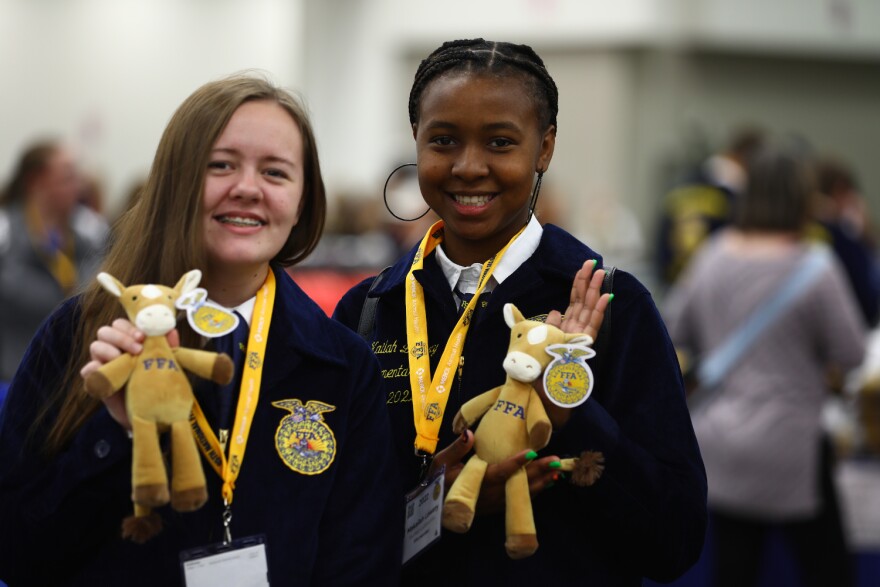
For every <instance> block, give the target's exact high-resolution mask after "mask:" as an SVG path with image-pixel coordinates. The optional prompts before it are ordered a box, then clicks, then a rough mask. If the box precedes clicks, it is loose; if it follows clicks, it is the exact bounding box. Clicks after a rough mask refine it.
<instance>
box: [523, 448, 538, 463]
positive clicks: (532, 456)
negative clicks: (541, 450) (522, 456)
mask: <svg viewBox="0 0 880 587" xmlns="http://www.w3.org/2000/svg"><path fill="white" fill-rule="evenodd" d="M537 457H538V453H536V452H535V451H533V450H530V451H529V452H527V453H526V460H527V461H533V460H535V459H536V458H537Z"/></svg>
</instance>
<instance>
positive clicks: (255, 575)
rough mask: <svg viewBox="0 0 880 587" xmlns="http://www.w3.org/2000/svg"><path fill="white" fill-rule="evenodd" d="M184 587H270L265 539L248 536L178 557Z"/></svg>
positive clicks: (187, 551)
mask: <svg viewBox="0 0 880 587" xmlns="http://www.w3.org/2000/svg"><path fill="white" fill-rule="evenodd" d="M180 563H181V565H182V567H183V580H184V584H185V585H186V587H217V585H248V586H253V587H263V586H268V585H269V567H268V566H267V564H266V537H265V536H262V535H261V536H249V537H247V538H239V539H238V540H233V541H232V542H230V543H228V544H212V545H210V546H204V547H201V548H194V549H192V550H186V551H184V552H182V553H180Z"/></svg>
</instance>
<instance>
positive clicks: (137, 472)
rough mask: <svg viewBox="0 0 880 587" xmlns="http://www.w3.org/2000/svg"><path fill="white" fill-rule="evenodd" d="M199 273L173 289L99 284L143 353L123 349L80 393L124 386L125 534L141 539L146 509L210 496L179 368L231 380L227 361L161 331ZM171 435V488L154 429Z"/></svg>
mask: <svg viewBox="0 0 880 587" xmlns="http://www.w3.org/2000/svg"><path fill="white" fill-rule="evenodd" d="M201 278H202V274H201V272H200V271H198V270H193V271H190V272H188V273H186V274H185V275H184V276H183V277H181V278H180V281H178V283H177V285H175V286H174V288H173V289H172V288H170V287H166V286H162V285H132V286H128V287H126V286H125V285H123V284H122V283H120V282H119V280H117V279H116V278H115V277H113V276H112V275H110V274H108V273H100V274H99V275H98V281H99V282H100V284H101V285H102V286H103V287H104V289H105V290H107V291H108V292H109V293H111V294H112V295H114V296H116V297H117V298H119V302H120V303H121V304H122V306H123V308H125V312H126V314H127V315H128V319H129V320H130V321H131V322H132V323H133V324H134V325H135V326H136V327H137V328H138V329H140V330H141V331H142V332H143V333H144V334H146V335H147V337H146V340H144V344H143V346H144V350H143V351H142V352H141V353H140V354H139V355H137V356H134V355H130V354H128V353H125V354H123V355H121V356H119V357H117V358H116V359H114V360H113V361H110V362H109V363H107V364H105V365H103V366H102V367H101V368H100V369H98V370H97V371H94V372H92V373H90V374H89V375H88V376H87V377H86V380H85V386H86V391H87V392H88V393H90V394H91V395H93V396H95V397H98V398H101V399H103V398H105V397H107V396H109V395H112V394H113V393H114V392H116V391H118V390H120V389H122V387H123V386H124V385H125V386H126V396H125V406H126V411H127V413H128V419H129V421H130V422H131V429H132V472H131V485H132V501H134V504H135V515H134V516H133V517H130V518H127V519H126V520H125V521H124V522H123V536H125V537H127V538H131V539H132V540H134V541H135V542H144V541H146V540H148V539H149V538H150V537H152V536H153V535H155V534H156V533H157V532H158V531H159V530H160V528H161V521H160V519H159V517H158V515H156V514H155V513H153V514H151V511H150V508H154V507H158V506H162V505H165V504H167V503H168V502H169V500H170V501H171V507H173V508H174V509H175V510H178V511H192V510H196V509H198V508H200V507H202V505H204V503H205V502H206V501H207V499H208V492H207V488H206V485H205V473H204V471H203V470H202V465H201V458H200V456H199V451H198V448H197V446H196V443H195V439H194V438H193V433H192V428H191V427H190V422H189V417H190V412H191V411H192V405H193V394H192V387H191V386H190V383H189V380H188V379H187V376H186V374H185V373H184V371H183V369H187V370H188V371H191V372H192V373H194V374H196V375H198V376H199V377H203V378H205V379H210V380H212V381H215V382H217V383H221V384H223V383H228V382H229V381H230V380H231V378H232V371H233V364H232V360H231V359H230V358H229V357H228V356H227V355H225V354H218V353H212V352H208V351H201V350H194V349H186V348H173V349H172V348H171V347H170V346H169V345H168V341H167V340H166V339H165V335H166V334H167V333H168V332H170V331H171V330H172V329H173V328H174V327H175V325H176V323H177V309H176V308H175V305H174V303H175V301H176V300H177V299H178V298H179V297H180V296H182V295H184V294H186V293H188V292H190V291H192V290H193V289H194V288H195V287H196V286H197V285H198V284H199V280H200V279H201ZM169 430H170V432H171V467H172V475H171V490H170V495H169V488H168V476H167V473H166V471H165V464H164V461H163V458H162V451H161V449H160V447H159V434H160V433H163V432H166V431H169Z"/></svg>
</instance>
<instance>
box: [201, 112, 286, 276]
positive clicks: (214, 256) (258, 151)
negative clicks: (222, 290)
mask: <svg viewBox="0 0 880 587" xmlns="http://www.w3.org/2000/svg"><path fill="white" fill-rule="evenodd" d="M302 193H303V141H302V134H301V133H300V131H299V128H298V126H297V125H296V123H295V122H294V120H293V118H292V117H291V115H290V114H289V113H288V112H287V111H286V110H284V108H282V107H281V106H279V105H278V104H277V103H275V102H271V101H254V102H246V103H244V104H242V105H241V106H239V108H238V109H237V110H236V111H235V113H234V114H233V115H232V118H230V120H229V123H228V124H227V125H226V128H225V129H223V132H222V133H221V134H220V137H219V138H218V139H217V142H216V143H215V144H214V146H213V148H212V150H211V154H210V159H209V163H208V170H207V174H206V176H205V191H204V198H203V202H202V210H203V212H202V213H203V222H204V235H205V248H206V251H207V256H208V272H207V274H208V275H209V276H211V281H215V280H216V278H217V276H219V275H231V274H235V273H239V274H242V275H249V274H260V275H265V271H266V270H267V269H268V264H269V261H270V260H271V259H272V258H273V257H275V255H277V254H278V252H279V251H280V250H281V248H282V247H283V246H284V244H285V242H286V241H287V238H288V236H290V232H291V230H292V229H293V227H294V226H295V225H296V223H297V220H298V218H299V212H300V203H301V201H302Z"/></svg>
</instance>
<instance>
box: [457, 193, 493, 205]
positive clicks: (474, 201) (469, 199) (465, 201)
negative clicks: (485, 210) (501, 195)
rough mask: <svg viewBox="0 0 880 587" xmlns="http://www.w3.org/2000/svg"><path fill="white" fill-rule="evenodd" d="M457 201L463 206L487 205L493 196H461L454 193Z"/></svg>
mask: <svg viewBox="0 0 880 587" xmlns="http://www.w3.org/2000/svg"><path fill="white" fill-rule="evenodd" d="M453 198H455V201H456V202H458V203H459V204H461V205H462V206H485V205H486V204H488V203H489V200H491V199H492V197H491V196H459V195H458V194H455V195H453Z"/></svg>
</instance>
